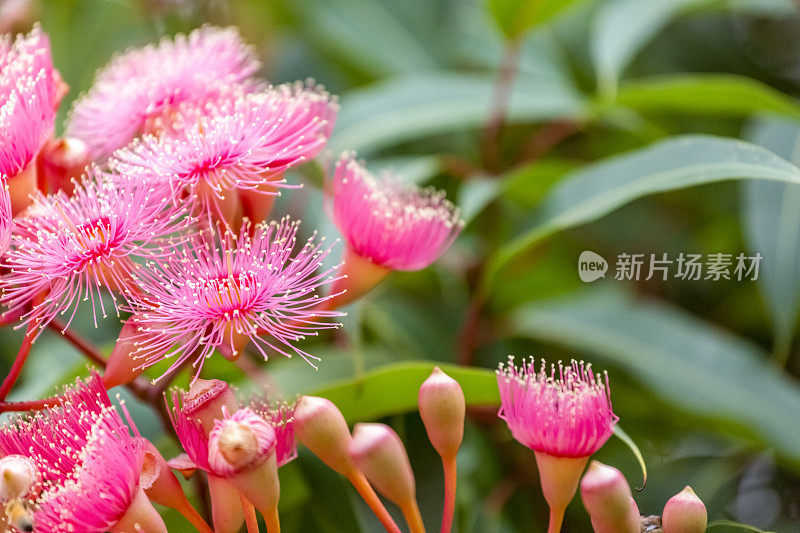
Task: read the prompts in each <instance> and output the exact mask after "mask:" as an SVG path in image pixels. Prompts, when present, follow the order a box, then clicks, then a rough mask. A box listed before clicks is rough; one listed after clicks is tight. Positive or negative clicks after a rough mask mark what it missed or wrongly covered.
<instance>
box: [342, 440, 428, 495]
mask: <svg viewBox="0 0 800 533" xmlns="http://www.w3.org/2000/svg"><path fill="white" fill-rule="evenodd" d="M350 456H351V457H352V458H353V460H354V461H355V463H356V466H357V467H358V468H359V470H361V471H362V472H364V474H365V475H366V476H367V479H368V480H369V481H370V483H372V484H373V486H374V487H375V488H376V489H377V490H378V492H380V493H381V494H383V495H384V496H386V497H387V498H389V499H390V500H392V501H393V502H395V503H396V504H397V505H398V506H400V507H403V506H404V505H405V504H406V503H407V502H409V501H413V500H414V499H415V498H416V496H415V493H416V485H415V483H414V472H413V471H412V470H411V464H410V463H409V461H408V454H407V453H406V449H405V447H404V446H403V442H402V441H401V440H400V437H398V436H397V433H395V432H394V431H393V430H392V428H390V427H389V426H387V425H385V424H356V426H355V428H354V429H353V440H352V441H351V443H350Z"/></svg>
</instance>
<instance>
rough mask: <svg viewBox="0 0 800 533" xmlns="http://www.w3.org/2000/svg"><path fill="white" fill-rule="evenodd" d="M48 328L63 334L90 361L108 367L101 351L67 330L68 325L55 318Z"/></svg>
mask: <svg viewBox="0 0 800 533" xmlns="http://www.w3.org/2000/svg"><path fill="white" fill-rule="evenodd" d="M47 327H49V328H50V329H52V330H54V331H57V332H58V333H61V335H63V336H64V338H65V339H67V340H68V341H69V343H70V344H72V345H73V346H74V347H75V348H77V349H78V351H79V352H81V353H82V354H83V355H85V356H86V357H87V358H88V359H89V360H90V361H92V362H94V363H96V364H98V365H100V366H101V367H103V368H105V367H106V358H105V357H103V355H102V354H101V353H100V351H99V350H98V349H97V348H95V346H94V345H93V344H92V343H90V342H89V341H87V340H86V339H84V338H83V337H81V336H80V335H78V334H77V333H75V332H74V331H72V330H70V329H66V328H67V325H66V324H64V323H63V322H61V321H60V320H58V319H57V318H54V319H53V320H51V321H50V323H49V324H48V325H47Z"/></svg>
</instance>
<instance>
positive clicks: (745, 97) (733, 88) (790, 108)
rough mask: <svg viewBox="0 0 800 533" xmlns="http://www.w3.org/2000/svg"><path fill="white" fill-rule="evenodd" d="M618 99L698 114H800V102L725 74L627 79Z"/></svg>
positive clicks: (630, 104) (646, 108)
mask: <svg viewBox="0 0 800 533" xmlns="http://www.w3.org/2000/svg"><path fill="white" fill-rule="evenodd" d="M617 102H618V103H619V104H622V105H624V106H626V107H630V108H632V109H635V110H637V111H644V112H655V113H673V112H678V113H689V114H698V115H710V114H715V115H749V114H752V113H757V112H765V113H775V114H779V115H786V116H790V117H794V118H800V105H798V104H797V102H796V101H794V100H793V99H791V98H789V97H787V96H785V95H783V94H782V93H780V92H779V91H776V90H775V89H773V88H771V87H769V86H768V85H765V84H763V83H761V82H759V81H756V80H753V79H751V78H746V77H744V76H732V75H726V74H675V75H669V76H656V77H653V78H646V79H639V80H635V81H630V82H626V83H625V84H624V85H623V86H622V87H620V90H619V94H618V95H617Z"/></svg>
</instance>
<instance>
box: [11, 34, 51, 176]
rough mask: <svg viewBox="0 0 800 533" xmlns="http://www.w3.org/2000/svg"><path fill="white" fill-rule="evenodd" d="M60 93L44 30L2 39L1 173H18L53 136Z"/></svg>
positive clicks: (13, 174) (12, 174)
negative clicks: (12, 38)
mask: <svg viewBox="0 0 800 533" xmlns="http://www.w3.org/2000/svg"><path fill="white" fill-rule="evenodd" d="M59 90H60V78H59V77H58V74H57V73H56V71H55V70H54V69H53V63H52V59H51V57H50V42H49V40H48V39H47V36H46V35H45V34H44V32H42V29H41V27H39V26H38V25H36V26H34V28H33V29H32V30H31V32H30V33H29V34H28V35H20V36H18V37H17V39H16V40H15V41H14V42H12V41H11V38H10V36H8V35H5V36H3V37H0V174H5V175H6V176H8V177H13V176H15V175H16V174H18V173H19V172H20V171H22V169H24V168H25V167H26V166H27V165H28V164H29V163H30V162H31V161H32V160H33V158H34V157H35V156H36V154H37V153H38V152H39V149H40V148H41V147H42V145H43V144H44V142H45V141H46V140H47V139H48V138H50V137H51V136H52V134H53V123H54V121H55V115H56V107H57V106H58V100H59V99H60V97H61V95H60V94H59Z"/></svg>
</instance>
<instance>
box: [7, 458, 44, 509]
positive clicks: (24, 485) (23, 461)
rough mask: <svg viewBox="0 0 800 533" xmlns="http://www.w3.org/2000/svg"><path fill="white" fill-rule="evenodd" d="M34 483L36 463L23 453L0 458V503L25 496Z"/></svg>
mask: <svg viewBox="0 0 800 533" xmlns="http://www.w3.org/2000/svg"><path fill="white" fill-rule="evenodd" d="M34 483H36V465H34V464H33V461H31V460H30V459H28V458H27V457H25V456H24V455H6V456H5V457H3V458H0V503H6V502H8V501H10V500H14V499H17V498H23V497H25V496H26V495H27V494H28V493H29V492H30V490H31V488H32V487H33V485H34Z"/></svg>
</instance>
